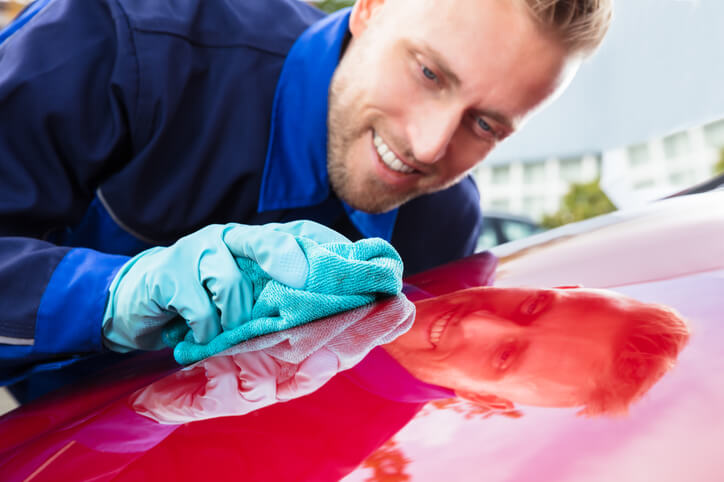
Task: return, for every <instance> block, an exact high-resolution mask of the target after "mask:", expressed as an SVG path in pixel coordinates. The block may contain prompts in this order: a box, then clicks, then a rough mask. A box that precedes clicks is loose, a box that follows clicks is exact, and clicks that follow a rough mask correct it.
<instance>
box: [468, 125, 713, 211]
mask: <svg viewBox="0 0 724 482" xmlns="http://www.w3.org/2000/svg"><path fill="white" fill-rule="evenodd" d="M723 148H724V119H722V120H718V121H715V122H711V123H708V124H706V125H704V126H700V127H696V128H692V129H687V130H684V131H680V132H676V133H673V134H670V135H667V136H664V137H660V138H654V139H650V140H648V141H646V142H641V143H637V144H633V145H629V146H626V147H622V148H618V149H611V150H606V151H604V152H601V153H588V154H584V155H579V156H568V157H549V158H545V159H531V160H525V161H518V160H512V161H506V160H500V159H494V160H493V161H492V162H484V163H482V164H480V165H479V166H478V167H477V168H476V169H475V170H474V172H473V175H474V177H475V179H476V181H477V182H478V186H479V188H480V193H481V204H482V207H483V210H493V211H505V212H509V213H514V214H520V215H525V216H528V217H530V218H531V219H533V220H536V221H539V220H540V219H541V218H542V216H543V214H550V213H553V212H555V211H557V210H558V208H559V206H560V202H561V198H562V197H563V195H564V194H566V192H568V190H569V188H570V185H571V184H572V183H581V182H588V181H592V180H594V179H596V178H597V177H600V178H601V186H602V187H603V189H604V191H606V194H607V195H608V196H609V198H611V200H612V201H613V202H614V204H616V205H617V206H618V207H630V206H635V205H638V204H641V203H644V202H648V201H650V200H653V199H657V198H660V197H662V196H665V195H668V194H672V193H674V192H677V191H679V190H681V189H684V188H686V187H689V186H691V185H692V184H695V183H697V182H701V181H704V180H706V179H708V178H709V177H711V176H712V174H713V167H714V165H715V164H716V163H717V161H718V160H719V155H720V152H721V149H723Z"/></svg>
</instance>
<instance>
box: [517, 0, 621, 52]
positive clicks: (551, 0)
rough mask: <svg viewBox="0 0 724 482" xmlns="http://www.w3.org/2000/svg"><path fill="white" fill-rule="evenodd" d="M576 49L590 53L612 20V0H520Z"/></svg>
mask: <svg viewBox="0 0 724 482" xmlns="http://www.w3.org/2000/svg"><path fill="white" fill-rule="evenodd" d="M516 1H517V2H519V3H522V4H523V5H524V6H525V8H527V10H528V11H529V12H530V13H531V15H532V17H533V19H535V20H536V21H537V22H538V23H539V24H540V25H541V26H542V27H543V28H545V29H546V30H548V31H550V32H552V33H553V34H554V35H555V36H557V37H558V38H559V39H560V40H561V41H562V42H563V44H564V45H565V46H566V47H567V48H568V49H569V50H571V51H572V52H576V53H581V54H583V55H590V54H591V53H593V51H594V50H596V48H597V47H598V46H599V45H600V43H601V41H602V40H603V37H604V36H605V35H606V31H607V30H608V27H609V25H610V23H611V16H612V12H613V2H612V0H516Z"/></svg>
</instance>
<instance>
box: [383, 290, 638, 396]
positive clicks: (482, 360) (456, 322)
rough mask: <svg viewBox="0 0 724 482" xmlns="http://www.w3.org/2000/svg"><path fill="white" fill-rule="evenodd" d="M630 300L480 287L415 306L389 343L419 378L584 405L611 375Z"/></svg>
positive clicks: (579, 292) (468, 390)
mask: <svg viewBox="0 0 724 482" xmlns="http://www.w3.org/2000/svg"><path fill="white" fill-rule="evenodd" d="M631 308H632V306H631V300H629V299H628V298H624V297H621V296H618V295H615V294H612V293H608V292H602V291H598V290H584V289H566V290H562V289H552V290H541V289H531V288H475V289H468V290H463V291H460V292H456V293H454V294H452V295H447V296H444V297H438V298H433V299H430V300H424V301H421V302H418V303H417V317H416V320H415V324H414V325H413V328H412V329H411V330H410V331H409V332H407V333H406V334H405V335H403V336H401V337H400V338H398V339H397V340H395V341H394V342H392V343H390V344H388V345H386V346H385V348H386V349H387V351H388V352H389V353H390V354H391V355H392V356H394V357H395V358H396V359H398V361H399V362H400V363H401V364H402V365H403V366H404V367H405V368H407V369H408V371H410V372H411V373H412V374H413V375H415V376H416V377H418V378H420V379H421V380H424V381H426V382H428V383H434V384H437V385H441V386H445V387H449V388H452V389H454V390H455V391H456V392H458V393H459V394H461V395H463V396H464V395H465V394H466V393H488V394H494V395H496V396H498V397H502V398H505V399H508V400H511V401H513V402H517V403H522V404H526V405H537V406H561V407H563V406H576V405H581V404H582V402H583V401H584V400H585V399H586V396H587V394H589V393H590V392H591V391H592V390H593V389H594V388H595V383H596V382H597V381H598V380H599V379H600V378H601V376H600V375H601V373H607V371H609V370H610V368H611V366H612V363H613V359H614V347H615V346H616V340H617V338H618V335H619V334H620V333H621V331H622V327H623V323H624V321H625V320H626V319H627V316H628V315H629V314H630V312H631Z"/></svg>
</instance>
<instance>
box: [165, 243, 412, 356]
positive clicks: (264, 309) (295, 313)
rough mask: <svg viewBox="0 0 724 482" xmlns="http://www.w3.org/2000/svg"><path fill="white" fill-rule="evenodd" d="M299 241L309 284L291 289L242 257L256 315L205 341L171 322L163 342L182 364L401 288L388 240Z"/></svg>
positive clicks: (182, 324)
mask: <svg viewBox="0 0 724 482" xmlns="http://www.w3.org/2000/svg"><path fill="white" fill-rule="evenodd" d="M296 241H297V243H298V244H299V246H300V247H301V248H302V250H303V251H304V253H305V255H306V257H307V261H308V262H309V274H308V276H307V283H306V285H305V286H304V288H303V289H294V288H290V287H289V286H287V285H285V284H282V283H280V282H278V281H276V280H274V279H271V278H270V277H269V275H268V274H267V273H266V272H265V271H264V270H262V269H261V268H260V267H259V265H258V264H257V263H255V262H254V261H251V260H249V259H247V258H238V259H237V264H238V265H239V268H240V269H241V270H242V272H243V273H244V274H245V275H247V276H248V277H249V278H250V279H251V280H252V284H253V289H254V305H253V308H252V314H251V319H250V320H249V321H248V322H246V323H243V324H242V325H240V326H238V327H236V328H234V329H233V330H229V331H224V332H222V333H221V334H219V335H217V336H216V337H215V338H214V339H212V340H211V341H210V342H208V343H206V344H203V345H202V344H199V343H197V342H196V341H195V340H194V337H193V334H192V333H191V330H189V328H188V326H186V323H185V322H184V321H183V320H178V322H176V323H173V324H171V325H170V326H169V327H168V328H167V329H166V330H165V331H164V341H165V342H166V344H167V345H169V346H171V347H174V350H173V355H174V358H175V359H176V361H177V362H179V363H180V364H183V365H186V364H189V363H193V362H196V361H199V360H202V359H204V358H207V357H209V356H211V355H214V354H216V353H219V352H221V351H223V350H225V349H227V348H230V347H232V346H234V345H236V344H238V343H241V342H242V341H245V340H248V339H250V338H254V337H257V336H261V335H266V334H269V333H273V332H277V331H280V330H285V329H287V328H291V327H294V326H299V325H301V324H304V323H307V322H310V321H312V320H316V319H319V318H323V317H325V316H329V315H332V314H335V313H339V312H342V311H346V310H350V309H353V308H357V307H359V306H362V305H365V304H368V303H371V302H373V301H374V300H375V299H376V298H377V297H378V296H385V295H390V296H391V295H396V294H399V293H400V291H401V290H402V260H401V259H400V255H399V254H397V251H395V249H394V248H393V247H392V245H390V244H389V243H388V242H387V241H385V240H383V239H380V238H369V239H362V240H360V241H357V242H355V243H324V244H319V243H316V242H314V241H312V240H310V239H309V238H306V237H303V236H296Z"/></svg>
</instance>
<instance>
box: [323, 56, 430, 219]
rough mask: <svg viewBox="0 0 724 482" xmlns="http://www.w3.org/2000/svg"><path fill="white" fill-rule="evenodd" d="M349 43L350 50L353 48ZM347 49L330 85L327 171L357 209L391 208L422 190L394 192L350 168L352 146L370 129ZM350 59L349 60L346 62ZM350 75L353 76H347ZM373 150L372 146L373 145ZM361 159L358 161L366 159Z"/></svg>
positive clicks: (381, 210)
mask: <svg viewBox="0 0 724 482" xmlns="http://www.w3.org/2000/svg"><path fill="white" fill-rule="evenodd" d="M352 49H353V46H350V49H349V50H352ZM350 54H352V55H354V53H352V52H350V51H348V52H347V53H346V54H345V58H343V59H342V62H340V64H339V66H338V68H337V71H336V72H335V74H334V76H333V77H332V81H331V83H330V88H329V103H328V105H329V107H328V111H329V112H328V115H327V174H328V176H329V184H330V187H331V188H332V190H333V191H334V193H335V194H336V195H337V197H338V198H340V199H341V200H342V201H344V202H345V203H347V204H348V205H350V206H351V207H353V208H354V209H357V210H360V211H364V212H367V213H370V214H380V213H384V212H387V211H390V210H392V209H394V208H396V207H398V206H400V205H401V204H404V203H406V202H407V201H409V200H411V199H413V198H415V197H417V196H419V195H420V194H422V193H419V192H404V193H395V192H391V191H390V188H389V187H388V186H386V185H385V184H384V183H383V182H382V181H381V180H379V179H376V178H375V177H373V176H372V175H365V174H364V173H362V174H360V175H358V176H357V177H358V178H355V176H354V175H353V172H351V171H353V170H352V169H351V168H352V167H353V164H354V162H355V161H356V160H355V159H352V152H351V151H352V146H353V145H354V144H355V142H356V141H359V140H360V139H361V138H362V137H365V134H367V133H368V132H369V131H370V130H371V128H372V127H371V125H368V121H363V120H361V119H362V116H360V115H359V114H358V111H357V109H356V108H355V107H356V106H359V105H361V98H360V97H361V96H360V92H355V91H354V89H353V85H354V83H353V82H351V81H350V80H349V78H352V79H353V78H354V73H353V72H348V69H351V68H353V66H352V65H351V62H350V61H349V60H350V59H348V58H347V57H349V56H350ZM345 60H347V62H345ZM348 74H351V75H348ZM370 149H371V147H370ZM364 161H365V160H361V161H359V162H364Z"/></svg>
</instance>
